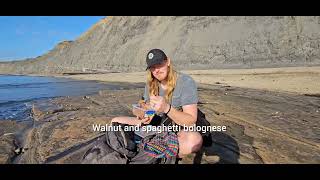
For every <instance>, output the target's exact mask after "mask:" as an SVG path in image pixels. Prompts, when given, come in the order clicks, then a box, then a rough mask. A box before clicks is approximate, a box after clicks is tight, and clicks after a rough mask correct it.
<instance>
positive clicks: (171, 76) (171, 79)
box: [147, 62, 177, 103]
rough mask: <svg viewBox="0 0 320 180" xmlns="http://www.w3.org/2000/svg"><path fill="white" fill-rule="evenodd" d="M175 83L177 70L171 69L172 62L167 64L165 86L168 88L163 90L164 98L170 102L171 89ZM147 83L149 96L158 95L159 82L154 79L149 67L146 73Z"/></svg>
mask: <svg viewBox="0 0 320 180" xmlns="http://www.w3.org/2000/svg"><path fill="white" fill-rule="evenodd" d="M176 83H177V72H176V71H175V70H174V69H173V66H172V62H170V65H169V72H168V75H167V86H168V88H167V89H166V91H165V99H166V101H167V102H169V103H171V99H172V95H173V90H174V88H175V87H176ZM147 85H148V87H149V95H150V96H159V85H160V82H159V80H158V79H156V78H155V77H154V76H153V75H152V72H151V71H150V69H149V70H148V73H147Z"/></svg>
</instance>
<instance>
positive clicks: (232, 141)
mask: <svg viewBox="0 0 320 180" xmlns="http://www.w3.org/2000/svg"><path fill="white" fill-rule="evenodd" d="M198 90H199V98H200V102H199V108H200V109H201V110H202V111H203V112H204V113H205V114H206V117H207V119H208V120H209V121H210V123H211V125H212V126H213V125H216V126H218V125H221V126H226V127H227V130H226V131H225V132H212V139H213V144H212V146H210V147H203V148H202V150H201V151H200V152H198V153H196V154H190V155H189V156H187V157H185V158H183V159H182V160H181V161H179V162H178V163H179V164H189V163H192V164H194V163H202V164H207V163H209V164H216V163H220V164H225V163H240V164H247V163H249V164H251V163H254V164H260V163H320V144H319V142H320V139H319V137H320V127H319V123H318V120H319V119H320V118H319V117H320V114H319V109H320V99H319V97H312V96H304V95H295V94H286V93H275V92H268V91H262V90H254V89H245V88H236V87H231V86H224V85H205V84H201V85H200V86H199V89H198ZM142 93H143V88H133V89H127V90H104V91H100V92H99V94H96V95H92V96H81V97H61V98H55V99H52V100H49V101H42V102H41V101H39V102H37V103H36V104H34V106H33V116H34V122H33V124H32V125H33V126H32V127H31V128H29V130H28V131H26V132H27V134H26V135H25V136H23V141H21V142H23V145H22V147H23V148H24V149H26V150H25V151H24V152H23V153H20V154H19V155H16V156H14V151H12V149H13V150H14V149H15V148H14V145H13V143H10V142H11V141H12V140H13V139H14V138H15V137H14V136H10V135H6V136H4V135H3V134H4V133H3V132H4V130H2V129H5V131H6V132H5V133H7V132H9V129H10V128H12V127H14V126H17V125H11V126H9V125H7V126H8V128H2V127H4V126H1V129H0V130H1V133H0V135H1V136H0V140H1V148H0V162H1V163H80V161H81V158H82V156H83V154H84V153H85V151H86V150H87V149H88V148H89V147H90V145H91V144H92V142H94V141H95V140H96V139H97V138H98V137H100V136H101V135H103V134H104V133H103V132H94V131H93V127H92V125H93V124H101V125H105V124H108V123H110V121H111V119H112V118H113V117H116V116H132V113H131V104H133V103H136V102H137V101H138V100H139V98H140V97H141V96H142ZM1 123H2V122H1ZM8 123H9V122H8ZM12 157H14V158H12Z"/></svg>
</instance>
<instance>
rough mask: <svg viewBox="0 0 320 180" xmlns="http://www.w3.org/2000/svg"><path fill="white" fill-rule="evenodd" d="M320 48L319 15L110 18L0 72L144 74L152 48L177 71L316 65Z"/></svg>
mask: <svg viewBox="0 0 320 180" xmlns="http://www.w3.org/2000/svg"><path fill="white" fill-rule="evenodd" d="M319 47H320V17H291V16H290V17H245V16H242V17H232V16H228V17H223V16H219V17H212V16H211V17H194V16H193V17H107V18H104V19H102V20H101V21H99V22H98V23H97V24H95V25H94V26H93V27H92V28H91V29H89V30H88V31H87V32H86V33H84V34H83V35H82V36H80V37H79V38H78V39H76V40H75V41H65V42H62V43H59V44H58V45H57V46H56V47H55V48H54V49H53V50H51V51H49V52H48V53H47V54H45V55H43V56H40V57H37V58H33V59H27V60H25V61H21V62H3V63H0V73H15V74H29V73H37V74H52V73H62V72H80V71H82V70H83V69H84V68H89V69H101V70H111V71H125V72H130V71H143V70H144V69H145V56H146V53H147V52H148V50H150V49H152V48H161V49H163V50H164V51H165V52H166V53H167V54H168V56H169V57H171V59H172V60H173V63H174V64H175V66H176V68H177V69H179V70H181V69H209V68H251V67H280V66H312V65H320V50H319Z"/></svg>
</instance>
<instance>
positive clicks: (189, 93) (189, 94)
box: [181, 76, 198, 106]
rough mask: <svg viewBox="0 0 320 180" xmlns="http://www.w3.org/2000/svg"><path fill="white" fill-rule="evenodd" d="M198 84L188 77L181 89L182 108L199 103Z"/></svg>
mask: <svg viewBox="0 0 320 180" xmlns="http://www.w3.org/2000/svg"><path fill="white" fill-rule="evenodd" d="M197 88H198V87H197V84H196V82H195V81H194V80H193V79H192V78H191V77H190V76H187V77H186V78H185V79H184V81H183V85H182V89H181V106H185V105H189V104H197V103H198V90H197Z"/></svg>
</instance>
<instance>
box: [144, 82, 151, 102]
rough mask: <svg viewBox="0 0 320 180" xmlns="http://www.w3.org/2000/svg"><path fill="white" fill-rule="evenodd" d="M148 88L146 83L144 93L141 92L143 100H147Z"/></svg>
mask: <svg viewBox="0 0 320 180" xmlns="http://www.w3.org/2000/svg"><path fill="white" fill-rule="evenodd" d="M149 99H150V98H149V88H148V86H147V85H146V86H145V87H144V94H143V100H145V101H149Z"/></svg>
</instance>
